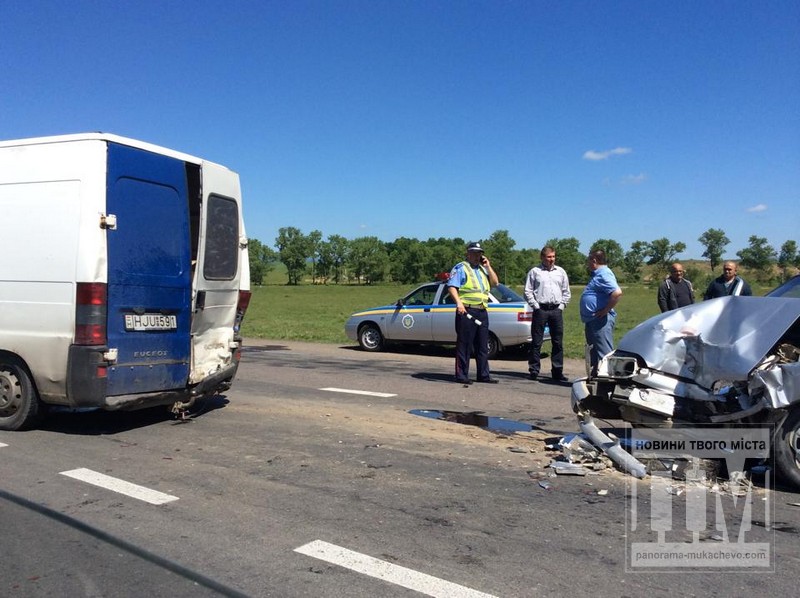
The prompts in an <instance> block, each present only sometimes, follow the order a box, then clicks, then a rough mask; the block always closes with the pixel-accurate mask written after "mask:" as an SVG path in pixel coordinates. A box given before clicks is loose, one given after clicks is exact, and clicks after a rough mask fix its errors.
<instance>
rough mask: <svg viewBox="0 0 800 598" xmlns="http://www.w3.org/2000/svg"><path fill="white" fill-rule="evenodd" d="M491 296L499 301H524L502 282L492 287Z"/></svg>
mask: <svg viewBox="0 0 800 598" xmlns="http://www.w3.org/2000/svg"><path fill="white" fill-rule="evenodd" d="M492 296H494V298H495V299H497V300H498V301H499V302H500V303H518V302H520V301H525V300H524V299H523V298H522V297H521V296H520V295H518V294H517V293H515V292H514V291H512V290H511V289H509V288H508V287H507V286H506V285H504V284H499V285H497V286H494V287H492Z"/></svg>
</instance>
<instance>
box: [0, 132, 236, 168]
mask: <svg viewBox="0 0 800 598" xmlns="http://www.w3.org/2000/svg"><path fill="white" fill-rule="evenodd" d="M70 141H110V142H113V143H118V144H120V145H127V146H130V147H135V148H137V149H141V150H145V151H148V152H153V153H156V154H162V155H165V156H170V157H172V158H176V159H178V160H182V161H184V162H190V163H192V164H203V163H207V164H213V162H211V161H210V160H203V159H202V158H198V157H196V156H192V155H190V154H184V153H183V152H177V151H175V150H171V149H169V148H166V147H162V146H160V145H155V144H152V143H147V142H145V141H139V140H137V139H131V138H130V137H122V136H120V135H114V134H113V133H103V132H102V131H97V132H94V133H77V134H73V135H53V136H51V137H30V138H28V139H11V140H8V141H0V147H16V146H21V145H42V144H46V143H65V142H70ZM218 166H221V165H218Z"/></svg>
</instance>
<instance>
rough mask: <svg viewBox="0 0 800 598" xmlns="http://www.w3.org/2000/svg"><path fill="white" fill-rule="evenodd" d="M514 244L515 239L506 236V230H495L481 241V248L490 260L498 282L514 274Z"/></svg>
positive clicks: (504, 280) (506, 279)
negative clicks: (498, 279)
mask: <svg viewBox="0 0 800 598" xmlns="http://www.w3.org/2000/svg"><path fill="white" fill-rule="evenodd" d="M514 245H516V241H514V239H512V238H511V237H509V236H508V231H507V230H496V231H494V232H493V233H492V234H491V236H490V237H489V238H488V239H486V241H484V242H483V248H484V249H485V250H486V254H487V255H488V256H489V258H490V259H491V260H492V268H493V269H494V271H495V272H497V276H498V277H499V278H500V282H503V283H505V282H506V281H508V280H509V278H508V276H509V274H511V275H512V277H513V275H514V274H515V272H514V271H513V268H514V265H515V263H514V260H513V256H514ZM509 269H510V270H511V271H510V272H509Z"/></svg>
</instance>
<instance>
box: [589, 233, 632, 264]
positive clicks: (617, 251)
mask: <svg viewBox="0 0 800 598" xmlns="http://www.w3.org/2000/svg"><path fill="white" fill-rule="evenodd" d="M597 249H602V250H603V251H605V253H606V263H607V264H608V267H609V268H611V269H612V270H613V269H614V268H617V267H619V266H621V265H622V260H624V259H625V252H624V251H623V250H622V245H620V244H619V243H617V242H616V241H615V240H614V239H597V241H595V242H594V243H592V247H591V249H590V250H589V251H590V252H591V251H595V250H597Z"/></svg>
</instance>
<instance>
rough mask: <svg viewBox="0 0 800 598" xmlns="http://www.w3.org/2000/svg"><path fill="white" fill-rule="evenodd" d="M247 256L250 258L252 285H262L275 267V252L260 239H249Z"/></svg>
mask: <svg viewBox="0 0 800 598" xmlns="http://www.w3.org/2000/svg"><path fill="white" fill-rule="evenodd" d="M247 254H248V256H249V257H250V284H255V285H260V284H261V283H262V282H263V281H264V277H265V276H266V275H267V273H268V272H269V271H270V270H272V268H273V266H274V264H273V262H274V261H275V252H274V251H273V250H272V249H270V248H269V247H267V246H266V245H264V244H263V243H262V242H261V241H259V240H258V239H247Z"/></svg>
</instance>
